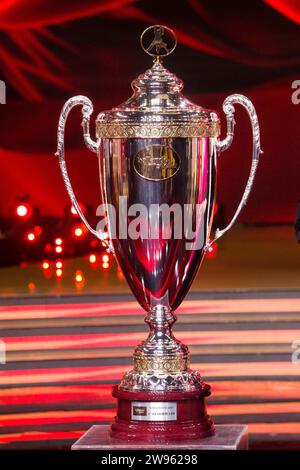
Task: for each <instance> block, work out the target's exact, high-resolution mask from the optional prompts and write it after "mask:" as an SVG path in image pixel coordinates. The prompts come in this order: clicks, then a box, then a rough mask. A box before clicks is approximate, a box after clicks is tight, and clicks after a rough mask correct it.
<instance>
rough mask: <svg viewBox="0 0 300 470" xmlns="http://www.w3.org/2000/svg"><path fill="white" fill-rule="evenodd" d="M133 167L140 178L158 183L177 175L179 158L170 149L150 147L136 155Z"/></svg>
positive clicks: (156, 146) (162, 146) (158, 146)
mask: <svg viewBox="0 0 300 470" xmlns="http://www.w3.org/2000/svg"><path fill="white" fill-rule="evenodd" d="M133 165H134V169H135V171H136V172H137V173H138V174H139V175H140V176H141V177H142V178H146V179H148V180H152V181H160V180H166V179H168V178H171V177H172V176H174V175H175V174H176V173H177V171H178V170H179V166H180V158H179V156H178V154H177V153H176V152H175V150H173V149H172V148H171V147H166V146H164V145H150V146H149V147H145V148H143V149H142V150H140V151H139V152H138V153H137V154H136V156H135V158H134V163H133Z"/></svg>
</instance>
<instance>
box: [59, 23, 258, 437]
mask: <svg viewBox="0 0 300 470" xmlns="http://www.w3.org/2000/svg"><path fill="white" fill-rule="evenodd" d="M141 46H142V48H143V50H144V51H145V52H146V53H147V54H149V55H150V56H152V57H153V58H154V61H153V65H152V67H151V68H150V69H149V70H147V71H146V72H145V73H143V74H142V75H140V76H139V77H138V78H137V79H136V80H134V81H133V82H132V89H133V95H132V96H131V98H129V99H128V100H127V101H126V102H125V103H123V104H121V105H120V106H117V107H115V108H113V109H112V110H109V111H104V112H101V113H100V114H99V115H98V117H97V119H96V137H97V139H96V140H95V141H94V140H93V139H92V138H91V137H90V132H89V119H90V115H91V114H92V112H93V106H92V103H91V101H90V100H89V99H88V98H86V97H84V96H75V97H73V98H71V99H69V100H68V101H67V102H66V103H65V105H64V107H63V109H62V112H61V115H60V119H59V125H58V149H57V153H56V155H57V156H58V158H59V164H60V168H61V172H62V176H63V179H64V183H65V186H66V189H67V191H68V194H69V196H70V199H71V202H72V204H73V206H74V207H75V209H76V210H77V212H78V214H79V216H80V217H81V219H82V221H83V222H84V224H85V225H86V226H87V228H88V229H89V230H90V231H91V232H92V233H93V234H94V235H95V236H96V237H98V238H99V239H100V240H102V241H103V242H104V243H106V246H107V249H108V250H110V251H111V252H113V253H114V255H115V257H116V259H117V262H118V264H119V266H120V267H121V269H122V271H123V274H124V276H125V278H126V280H127V282H128V284H129V286H130V288H131V290H132V292H133V294H134V296H135V298H136V299H137V301H138V302H139V303H140V305H141V306H142V307H143V308H144V309H145V311H146V312H147V315H146V317H145V322H146V323H147V324H148V325H149V328H150V332H149V335H148V337H147V339H145V341H143V342H142V343H141V344H139V345H138V346H137V347H136V349H135V351H134V354H133V369H132V370H131V371H129V372H127V373H126V374H125V375H124V377H123V378H122V380H121V383H120V384H119V385H115V386H114V387H113V392H112V393H113V396H114V397H116V398H117V401H118V406H117V416H116V418H115V421H114V422H113V424H112V426H111V431H110V432H111V436H112V437H113V438H117V439H121V440H125V441H129V442H130V441H137V440H138V441H143V442H149V443H151V442H158V441H159V442H171V441H174V442H176V441H182V440H188V439H189V440H190V439H196V438H201V437H206V436H210V435H211V434H213V432H214V425H213V422H212V419H211V418H210V417H209V416H208V414H207V412H206V405H205V397H207V396H208V395H210V386H209V385H207V384H205V383H204V382H203V381H202V378H201V376H200V374H199V373H198V372H196V371H192V370H191V369H190V364H189V362H190V358H189V350H188V348H187V346H185V345H184V344H182V343H181V342H180V341H179V340H177V339H176V338H175V337H174V336H173V333H172V325H173V323H174V322H175V320H176V317H175V316H174V311H175V310H176V309H177V307H178V306H179V305H180V303H181V302H182V300H183V299H184V298H185V296H186V294H187V292H188V290H189V288H190V286H191V284H192V282H193V279H194V277H195V275H196V273H197V271H198V269H199V267H200V265H201V262H202V260H203V258H204V256H205V253H206V251H207V250H210V249H211V245H212V244H213V243H214V242H215V241H216V240H217V239H218V238H220V237H221V236H222V235H223V234H224V233H225V232H227V230H229V229H230V228H231V227H232V225H233V224H234V222H235V221H236V219H237V217H238V215H239V213H240V212H241V210H242V208H243V206H244V205H245V203H246V201H247V199H248V196H249V193H250V191H251V187H252V184H253V180H254V176H255V173H256V169H257V165H258V161H259V155H260V153H261V149H260V133H259V126H258V120H257V115H256V112H255V109H254V107H253V104H252V103H251V101H249V99H248V98H246V97H245V96H242V95H238V94H234V95H231V96H229V97H228V98H226V100H225V101H224V104H223V110H224V112H225V114H226V120H227V136H226V137H225V139H223V140H220V139H219V134H220V120H219V117H218V115H217V114H216V112H214V111H211V110H207V109H204V108H202V107H201V106H198V105H196V104H194V103H192V102H191V101H189V100H187V99H186V98H185V97H184V96H183V94H182V93H181V90H182V88H183V82H182V81H181V80H180V79H179V78H177V77H176V75H174V74H173V73H171V72H169V71H168V70H167V69H166V68H165V67H164V65H163V64H162V59H163V57H165V56H168V55H169V54H170V53H171V52H173V50H174V49H175V47H176V37H175V34H174V32H173V31H172V30H171V29H170V28H168V27H166V26H161V25H155V26H151V27H149V28H147V29H146V30H145V31H144V32H143V34H142V36H141ZM234 104H240V105H242V106H243V107H244V108H245V109H246V111H247V112H248V114H249V118H250V121H251V126H252V135H253V150H252V165H251V170H250V175H249V178H248V181H247V184H246V188H245V190H244V193H243V195H242V199H241V202H240V204H239V206H238V208H237V210H236V212H235V214H234V216H233V218H232V220H231V221H230V223H229V224H228V225H227V227H225V228H224V229H222V230H220V229H217V231H216V234H215V237H214V238H213V239H212V240H211V239H210V231H211V225H212V219H213V214H214V204H215V193H216V169H217V161H218V158H219V154H220V152H222V151H224V150H226V149H227V148H228V147H229V146H230V145H231V143H232V140H233V135H234V123H235V122H234V111H235V109H234ZM78 105H80V106H81V107H82V115H83V121H82V126H83V137H84V141H85V144H86V145H87V147H88V148H89V149H90V150H92V151H93V152H95V153H96V154H97V157H98V160H99V173H100V187H101V196H102V200H103V201H104V203H105V207H106V208H107V219H108V228H109V235H110V237H109V241H107V240H105V239H104V238H103V232H101V230H99V229H97V230H95V229H93V228H92V227H91V226H90V225H89V223H88V221H87V220H86V218H85V216H84V214H83V213H82V211H81V209H80V206H79V204H78V202H77V200H76V197H75V195H74V192H73V189H72V186H71V182H70V180H69V176H68V172H67V167H66V163H65V157H64V128H65V123H66V119H67V117H68V114H69V112H70V110H71V109H72V108H73V107H74V106H78ZM124 201H126V204H124ZM137 207H138V209H139V210H137ZM111 208H114V211H115V214H113V211H112V210H111ZM141 208H142V209H141ZM175 209H176V210H175ZM168 210H169V213H167V212H168ZM137 213H139V216H137ZM166 214H167V215H166ZM114 215H116V217H114ZM183 215H184V216H185V219H187V220H188V222H189V223H188V224H185V223H183V220H182V217H183ZM134 216H136V217H134ZM180 216H181V217H180ZM179 219H180V220H179ZM133 222H134V224H135V225H134V227H135V231H134V230H132V232H133V235H134V234H135V236H129V226H128V223H129V224H130V223H133ZM145 222H147V224H146V229H145ZM124 225H125V229H124ZM138 225H139V227H141V226H143V231H142V232H141V233H140V235H141V236H137V233H138V231H137V226H138ZM183 225H184V230H183ZM153 226H154V228H153ZM190 226H192V227H193V229H191V227H190ZM126 227H127V229H128V230H126ZM149 227H150V228H151V229H153V230H150V228H149ZM149 232H151V233H150V235H151V234H153V236H149ZM131 235H132V234H131Z"/></svg>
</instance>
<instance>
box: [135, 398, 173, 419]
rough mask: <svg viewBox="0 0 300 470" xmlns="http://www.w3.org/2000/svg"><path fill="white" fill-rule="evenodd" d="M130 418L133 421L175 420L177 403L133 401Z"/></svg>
mask: <svg viewBox="0 0 300 470" xmlns="http://www.w3.org/2000/svg"><path fill="white" fill-rule="evenodd" d="M131 419H132V420H133V421H176V420H177V403H176V402H175V401H145V402H140V401H133V402H132V403H131Z"/></svg>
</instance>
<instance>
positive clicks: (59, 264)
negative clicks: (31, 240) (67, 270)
mask: <svg viewBox="0 0 300 470" xmlns="http://www.w3.org/2000/svg"><path fill="white" fill-rule="evenodd" d="M55 266H56V268H57V269H61V268H62V267H63V264H62V261H56V263H55Z"/></svg>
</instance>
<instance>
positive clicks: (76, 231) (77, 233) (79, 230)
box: [74, 227, 83, 238]
mask: <svg viewBox="0 0 300 470" xmlns="http://www.w3.org/2000/svg"><path fill="white" fill-rule="evenodd" d="M74 235H75V237H78V238H79V237H82V235H83V230H82V228H80V227H75V229H74Z"/></svg>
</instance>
